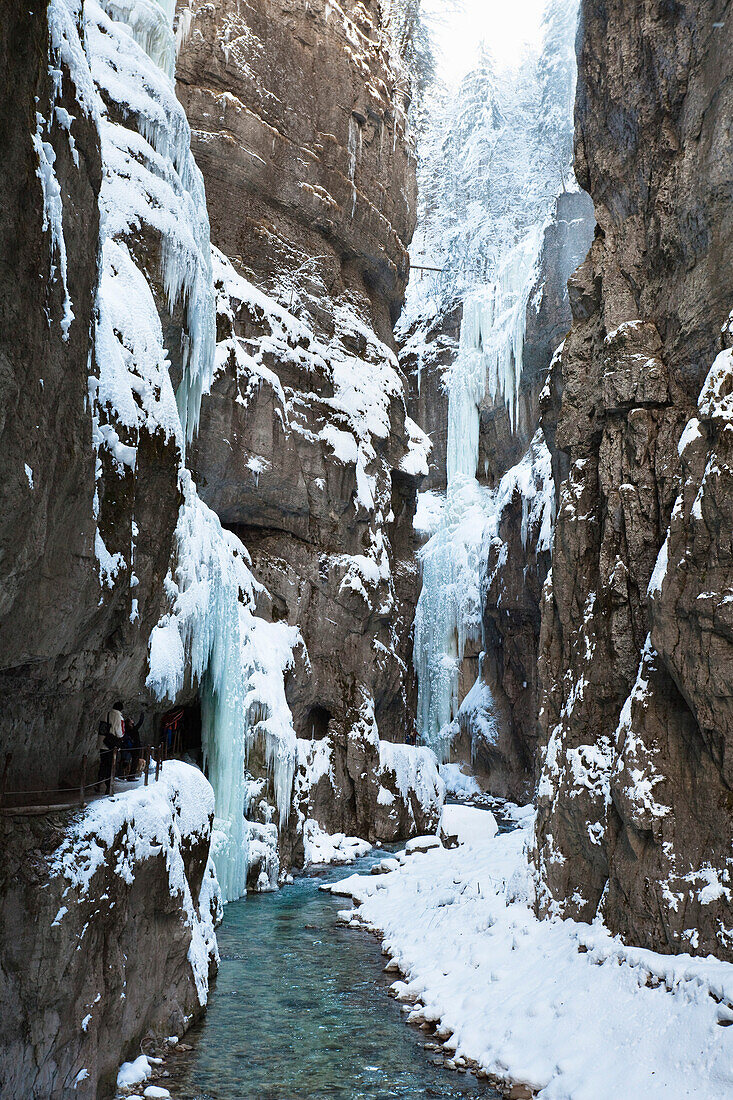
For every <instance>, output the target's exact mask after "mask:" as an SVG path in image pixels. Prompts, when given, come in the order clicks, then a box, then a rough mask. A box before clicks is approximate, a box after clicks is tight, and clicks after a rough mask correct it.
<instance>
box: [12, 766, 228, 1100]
mask: <svg viewBox="0 0 733 1100" xmlns="http://www.w3.org/2000/svg"><path fill="white" fill-rule="evenodd" d="M213 811H214V796H213V792H212V790H211V787H210V786H209V784H208V783H207V782H206V780H205V779H204V777H203V776H202V775H201V773H200V772H199V771H198V770H197V769H195V768H191V767H188V766H187V765H185V764H179V763H177V762H169V763H168V764H166V765H164V767H163V771H162V774H161V778H160V781H159V782H157V783H155V782H152V783H151V785H150V786H149V787H147V788H141V789H139V790H136V791H127V792H125V793H123V794H120V795H118V796H117V798H115V799H114V800H112V801H109V802H108V801H104V802H98V803H96V804H92V805H90V806H89V807H88V808H87V809H86V810H78V811H58V812H56V813H53V814H50V815H46V816H37V817H23V818H0V851H1V852H2V860H0V897H2V907H3V920H2V922H0V958H1V959H2V965H1V966H0V1044H2V1050H3V1057H2V1062H1V1063H0V1092H1V1093H2V1096H3V1097H5V1098H7V1100H57V1098H58V1100H61V1098H63V1097H68V1096H78V1097H79V1098H80V1100H97V1098H104V1097H109V1096H112V1095H113V1094H114V1085H115V1080H116V1077H117V1069H118V1067H119V1065H120V1062H121V1061H122V1060H123V1059H124V1058H136V1057H137V1056H138V1054H139V1053H140V1043H141V1041H142V1040H143V1039H145V1038H146V1037H147V1036H148V1035H179V1036H180V1035H181V1034H182V1033H183V1032H184V1031H185V1029H186V1028H187V1027H188V1025H189V1024H190V1022H191V1021H192V1020H193V1019H195V1018H196V1016H198V1015H200V1013H201V1012H202V1011H203V1006H204V1005H205V1003H206V998H207V993H208V986H209V976H210V972H212V971H213V970H214V969H215V967H216V964H217V962H218V952H217V948H216V938H215V935H214V925H215V923H216V922H217V921H218V920H219V919H220V916H221V904H220V902H219V895H218V887H217V884H216V878H215V877H214V875H213V869H212V867H211V865H210V864H208V856H209V843H210V836H211V822H212V820H213Z"/></svg>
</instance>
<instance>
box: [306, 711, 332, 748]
mask: <svg viewBox="0 0 733 1100" xmlns="http://www.w3.org/2000/svg"><path fill="white" fill-rule="evenodd" d="M332 717H333V715H332V714H331V712H330V710H327V709H326V707H322V706H320V705H316V706H313V707H311V709H310V710H309V711H308V716H307V718H306V722H305V736H306V737H307V738H308V739H309V740H311V741H322V740H323V738H324V737H328V729H329V724H330V722H331V719H332Z"/></svg>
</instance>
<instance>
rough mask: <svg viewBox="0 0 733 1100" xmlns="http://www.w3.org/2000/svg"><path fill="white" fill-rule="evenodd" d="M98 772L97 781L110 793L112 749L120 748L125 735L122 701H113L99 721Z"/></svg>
mask: <svg viewBox="0 0 733 1100" xmlns="http://www.w3.org/2000/svg"><path fill="white" fill-rule="evenodd" d="M98 734H99V742H100V745H99V747H100V753H99V772H98V773H97V781H98V782H99V783H100V784H101V783H104V785H105V786H104V790H105V793H106V794H111V793H112V761H113V759H114V750H115V749H117V750H118V751H119V750H120V749H121V748H122V742H123V739H124V736H125V721H124V719H123V717H122V703H115V705H114V706H113V707H112V709H111V710H109V711H107V718H106V720H105V721H103V722H100V723H99V730H98Z"/></svg>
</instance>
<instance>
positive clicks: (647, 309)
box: [537, 0, 733, 958]
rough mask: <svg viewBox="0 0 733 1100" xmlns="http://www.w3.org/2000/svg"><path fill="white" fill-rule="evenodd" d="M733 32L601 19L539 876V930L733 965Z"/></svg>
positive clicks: (606, 13) (669, 20)
mask: <svg viewBox="0 0 733 1100" xmlns="http://www.w3.org/2000/svg"><path fill="white" fill-rule="evenodd" d="M725 11H726V5H725V4H724V3H712V4H700V3H695V2H692V0H690V2H681V3H676V4H674V5H672V6H661V7H660V6H659V5H656V4H646V3H645V4H642V5H639V6H638V7H637V8H636V9H635V10H634V11H633V12H631V11H630V10H629V8H628V5H625V4H622V3H620V2H612V3H609V4H605V5H603V6H602V7H600V6H598V5H595V4H592V3H585V4H583V7H582V16H581V29H580V37H579V42H580V47H579V51H580V52H579V84H578V100H577V107H576V172H577V175H578V179H579V181H580V183H581V184H582V186H584V187H585V188H586V189H587V190H588V191H589V193H590V194H591V196H592V198H593V200H594V203H595V210H596V217H597V220H598V230H597V233H596V239H595V242H594V244H593V247H592V249H591V252H590V255H589V257H588V259H587V261H586V262H585V263H584V264H583V266H582V267H581V268H580V269H579V271H578V272H577V274H576V276H574V278H573V280H572V282H571V302H572V308H573V329H572V332H571V335H570V337H569V339H568V340H567V342H566V345H565V350H564V352H563V355H562V358H561V360H559V361H558V363H557V364H556V367H555V370H554V372H553V384H552V386H551V387H550V395H549V397H548V401H547V403H546V405H545V410H544V416H545V420H546V423H547V425H548V434H549V435H550V436H551V438H552V439H553V441H554V447H555V455H554V458H555V471H556V475H557V476H558V478H561V477H564V480H562V482H561V484H559V485H558V491H559V500H558V516H557V530H556V535H555V543H554V551H553V563H552V579H551V583H548V586H547V588H546V594H545V602H544V606H543V624H542V644H541V668H540V675H541V680H542V687H543V698H542V710H541V722H542V729H543V738H544V750H543V768H542V776H541V780H540V788H539V793H540V800H539V818H538V825H537V845H538V847H537V859H538V866H539V871H540V906H541V908H543V909H559V910H560V911H561V912H563V913H567V914H569V915H574V916H579V917H581V918H583V919H591V918H592V916H593V915H594V913H595V912H596V911H597V910H598V908H599V906H601V910H602V912H603V914H604V917H605V919H606V921H607V922H608V924H609V925H610V927H611V928H612V929H614V930H617V931H620V932H621V933H623V935H624V936H625V937H627V938H628V939H629V940H630V941H632V942H636V943H639V944H642V945H644V946H649V947H654V948H656V949H658V950H666V951H680V950H690V951H693V952H699V953H707V952H714V953H716V954H719V955H721V956H724V957H727V958H730V957H731V946H732V945H731V940H730V933H729V932H727V931H726V929H729V928H730V927H731V916H732V914H731V908H730V898H731V892H730V837H731V832H732V825H733V819H732V816H731V814H732V812H733V807H731V800H730V775H729V763H728V756H729V753H730V731H729V723H728V720H727V717H726V715H727V712H728V709H729V699H730V695H731V690H732V689H731V685H732V681H731V673H730V667H731V666H730V645H731V643H730V632H729V629H728V627H727V625H726V614H727V612H726V606H727V605H726V602H725V600H726V594H727V591H728V584H729V573H730V567H729V564H728V562H727V557H726V551H725V546H724V541H725V540H724V538H723V539H722V542H719V541H718V540H719V538H720V537H721V535H722V531H723V530H724V529H725V524H726V518H725V517H726V515H727V512H726V509H727V508H728V505H727V504H726V503H725V501H726V500H727V498H728V496H729V492H728V489H727V488H726V487H728V488H729V480H728V479H729V473H728V460H727V456H726V450H725V448H726V445H725V443H724V439H725V438H727V434H728V433H729V429H728V428H727V426H726V425H727V416H728V408H727V399H726V397H725V394H726V393H727V392H728V387H729V386H730V372H729V363H728V361H727V359H726V357H725V356H723V358H722V359H720V360H718V361H717V370H716V371H713V372H711V377H710V378H709V379H708V382H707V383H706V386H705V388H704V389H703V392H702V394H701V388H702V387H703V382H704V381H705V379H706V376H707V375H708V372H709V371H710V368H711V365H712V364H713V361H714V360H716V356H717V355H718V353H719V352H720V351H721V348H722V337H721V330H722V327H723V325H724V323H725V322H726V319H727V317H728V315H729V312H730V308H731V298H732V293H731V292H732V290H733V288H732V287H731V280H730V270H731V260H732V259H733V212H732V208H731V205H730V201H729V197H730V190H731V163H732V160H731V147H730V134H729V126H728V120H729V119H730V116H731V109H732V105H733V101H732V100H731V89H730V85H729V82H728V81H727V72H728V62H727V58H728V57H729V55H730V49H731V34H732V33H733V28H731V25H730V20H726V19H725ZM698 396H699V397H700V401H699V405H698ZM691 418H692V420H691ZM688 421H690V422H691V427H687V429H686V425H687V424H688ZM683 429H686V430H685V432H684V437H683V438H682V439H681V437H682V436H683ZM706 471H707V472H706ZM565 474H567V476H565ZM668 528H670V534H669V537H668V538H666V536H667V530H668ZM665 540H666V541H665ZM660 550H661V554H660ZM655 567H656V568H655ZM650 582H651V584H650Z"/></svg>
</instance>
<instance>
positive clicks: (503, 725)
mask: <svg viewBox="0 0 733 1100" xmlns="http://www.w3.org/2000/svg"><path fill="white" fill-rule="evenodd" d="M593 227H594V217H593V206H592V202H591V200H590V198H589V196H588V195H587V194H586V193H585V192H584V191H571V192H562V193H561V194H560V195H559V196H558V199H557V203H556V207H555V211H554V215H553V217H552V219H551V220H550V222H549V224H548V226H547V228H546V230H545V236H544V242H543V246H542V251H541V254H540V260H539V270H538V277H537V291H536V292H535V293H534V294H532V295H531V297H530V304H529V306H528V309H527V327H526V334H525V342H524V354H523V371H522V378H521V382H520V388H519V401H518V416H517V423H516V427H515V429H514V430H512V426H511V422H510V418H509V414H508V410H507V406H506V404H505V403H504V402H500V401H497V402H490V401H488V400H485V402H484V405H483V407H482V410H481V434H480V437H479V442H480V452H479V477H481V476H483V477H486V478H487V479H488V481H489V484H493V485H497V484H498V486H499V489H498V497H499V505H500V508H499V515H498V517H497V523H496V533H495V535H494V537H493V538H492V539H491V541H490V543H489V546H488V552H487V555H486V568H485V571H484V576H483V579H482V606H483V648H484V657H483V660H482V663H481V677H482V680H483V681H484V682H485V683H486V684H488V686H489V687H490V689H491V694H492V697H493V700H494V706H495V709H496V712H497V715H498V723H497V726H498V728H497V733H498V736H497V739H496V740H495V741H494V742H492V743H490V744H486V743H485V742H484V741H483V740H480V741H479V745H481V746H482V747H481V749H480V751H479V753H478V763H479V766H480V767H481V769H482V771H483V772H484V773H485V775H486V777H487V780H488V782H489V784H490V787H491V790H492V791H494V792H495V793H496V794H499V795H506V796H508V797H510V798H513V799H516V800H519V801H523V800H527V799H529V798H530V797H531V795H532V793H533V790H534V786H535V783H536V778H537V734H538V729H537V713H538V711H539V698H540V691H539V677H538V670H537V656H538V651H539V639H540V617H541V616H540V607H541V595H542V587H543V585H544V582H545V579H546V577H547V573H548V570H549V568H550V563H551V557H550V524H551V522H552V519H553V518H554V500H551V499H550V494H551V490H550V480H551V479H550V467H549V463H548V461H547V459H548V456H547V451H546V448H545V440H544V439H543V433H542V432H539V433H538V425H539V421H540V400H541V397H542V394H543V391H544V389H545V386H546V383H547V380H548V374H549V371H550V365H551V363H552V359H553V354H554V352H555V350H556V349H557V347H558V345H559V344H560V342H561V341H562V340H563V339H564V338H565V335H566V333H567V331H568V329H569V327H570V300H569V296H568V289H567V284H568V279H569V277H570V276H571V274H572V273H573V272H574V271H575V269H576V267H577V266H578V264H579V263H580V262H581V261H582V260H583V259H584V257H585V255H586V253H587V250H588V248H589V247H590V243H591V240H592V235H593Z"/></svg>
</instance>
